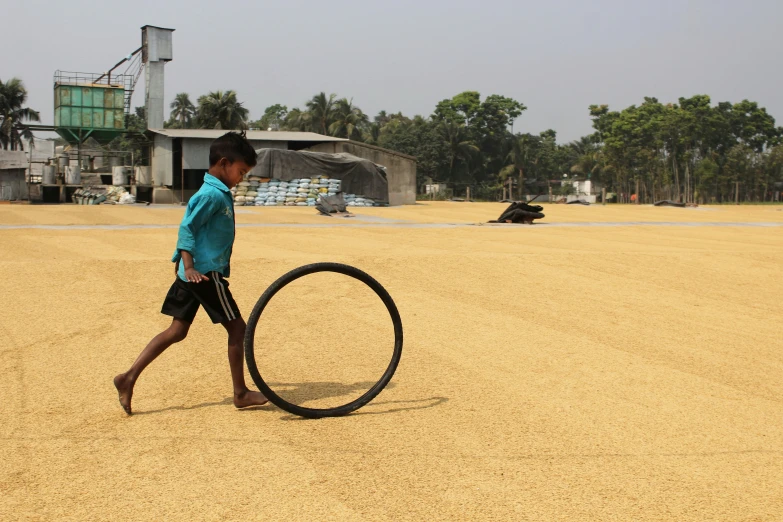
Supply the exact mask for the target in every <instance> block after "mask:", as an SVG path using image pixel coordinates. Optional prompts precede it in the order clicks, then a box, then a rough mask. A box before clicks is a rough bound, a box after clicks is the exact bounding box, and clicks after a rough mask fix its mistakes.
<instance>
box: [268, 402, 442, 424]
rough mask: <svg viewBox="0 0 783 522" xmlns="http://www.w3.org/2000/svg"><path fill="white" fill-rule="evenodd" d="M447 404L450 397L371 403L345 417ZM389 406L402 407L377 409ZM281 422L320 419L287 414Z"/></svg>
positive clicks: (381, 413) (382, 413)
mask: <svg viewBox="0 0 783 522" xmlns="http://www.w3.org/2000/svg"><path fill="white" fill-rule="evenodd" d="M447 402H449V398H448V397H429V398H426V399H410V400H400V401H381V402H370V403H369V404H367V405H366V406H364V407H363V408H361V409H360V410H359V411H355V412H353V413H349V414H348V415H345V416H346V417H354V416H361V415H387V414H390V413H399V412H403V411H414V410H426V409H429V408H434V407H436V406H440V405H441V404H445V403H447ZM388 405H400V406H392V407H391V408H388V407H387V408H382V409H380V410H378V408H377V407H379V406H388ZM402 405H407V406H402ZM368 408H369V410H368ZM376 410H377V411H376ZM280 420H284V421H308V420H318V419H307V418H304V417H299V416H297V415H291V414H285V415H283V416H282V417H280Z"/></svg>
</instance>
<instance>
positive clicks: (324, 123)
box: [305, 92, 336, 134]
mask: <svg viewBox="0 0 783 522" xmlns="http://www.w3.org/2000/svg"><path fill="white" fill-rule="evenodd" d="M335 97H336V95H335V94H330V95H329V97H328V98H327V96H326V93H324V92H320V93H318V94H316V95H315V96H313V98H312V99H311V100H310V101H308V102H307V103H306V104H305V105H306V106H307V110H308V111H309V112H310V118H311V121H312V122H313V130H315V132H320V133H321V134H328V132H329V127H331V125H332V123H334V119H335V118H334V117H335V108H336V107H335V101H334V99H335Z"/></svg>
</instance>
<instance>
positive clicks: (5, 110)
mask: <svg viewBox="0 0 783 522" xmlns="http://www.w3.org/2000/svg"><path fill="white" fill-rule="evenodd" d="M26 102H27V89H25V88H24V84H23V83H22V80H20V79H19V78H11V79H10V80H8V81H7V82H6V83H3V81H2V80H0V145H2V147H3V149H5V150H8V149H11V150H16V148H17V146H18V147H19V148H20V149H22V150H23V148H24V147H23V145H22V139H28V140H31V139H32V138H33V133H32V131H30V129H29V128H28V127H27V126H26V125H25V124H24V123H22V122H23V121H24V120H27V121H41V115H40V114H39V113H38V112H37V111H34V110H32V109H31V108H29V107H24V104H25V103H26Z"/></svg>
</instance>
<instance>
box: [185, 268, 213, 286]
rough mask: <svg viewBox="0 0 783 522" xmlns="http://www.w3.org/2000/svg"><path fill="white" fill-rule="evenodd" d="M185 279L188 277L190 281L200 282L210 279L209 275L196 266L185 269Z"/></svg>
mask: <svg viewBox="0 0 783 522" xmlns="http://www.w3.org/2000/svg"><path fill="white" fill-rule="evenodd" d="M185 279H187V280H188V282H189V283H200V282H202V281H209V278H208V277H207V276H205V275H204V274H202V273H201V272H199V271H198V270H196V269H195V268H186V269H185Z"/></svg>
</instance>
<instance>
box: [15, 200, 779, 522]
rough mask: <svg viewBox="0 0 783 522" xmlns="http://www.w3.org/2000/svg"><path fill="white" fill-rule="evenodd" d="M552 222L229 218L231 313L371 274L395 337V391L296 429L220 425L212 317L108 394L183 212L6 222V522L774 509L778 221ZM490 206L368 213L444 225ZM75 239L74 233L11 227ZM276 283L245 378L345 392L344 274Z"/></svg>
mask: <svg viewBox="0 0 783 522" xmlns="http://www.w3.org/2000/svg"><path fill="white" fill-rule="evenodd" d="M562 207H563V210H560V207H558V208H557V209H553V208H552V207H550V206H546V207H545V212H546V214H547V221H550V220H551V222H552V223H553V224H557V225H558V226H548V225H540V226H539V225H534V226H531V227H511V226H509V227H503V226H494V227H493V226H481V227H478V226H463V227H452V228H435V227H434V226H433V227H431V228H426V227H419V228H414V227H397V226H387V225H377V224H376V225H373V226H361V227H351V226H343V225H342V222H338V223H337V224H335V226H329V227H325V226H323V225H320V226H318V225H317V226H314V227H310V228H308V226H306V225H307V223H319V222H318V221H316V217H315V216H311V214H312V210H311V209H309V208H304V209H301V210H298V209H294V210H293V211H291V212H287V211H280V210H277V209H271V210H270V211H268V212H267V211H266V209H264V211H259V210H257V209H247V210H246V211H243V212H239V209H238V212H237V222H238V223H239V224H246V225H248V226H246V227H241V228H238V229H237V233H238V235H237V244H236V247H235V249H234V259H233V262H232V277H231V289H232V291H233V292H234V296H235V297H236V300H237V302H238V304H239V306H240V309H241V310H242V311H243V312H244V314H245V316H247V315H248V314H249V312H250V309H251V308H252V306H253V304H254V302H255V300H256V299H257V298H258V296H259V295H260V294H261V292H262V291H263V290H264V289H265V288H266V287H267V286H268V285H269V284H270V283H271V282H272V281H273V280H274V279H276V278H277V277H278V276H279V275H282V274H283V273H284V272H286V271H287V270H289V269H291V268H294V267H296V266H299V265H302V264H305V263H309V262H314V261H324V260H332V261H338V262H345V263H349V264H352V265H356V266H358V267H360V268H363V269H364V270H366V271H367V272H369V273H370V274H372V275H373V276H375V277H376V278H377V279H378V280H379V281H380V282H381V283H382V284H383V285H384V286H386V288H387V289H388V290H389V292H390V293H391V295H392V296H393V297H394V299H395V301H396V302H397V305H398V307H399V309H400V312H401V315H402V318H403V321H404V325H405V339H406V340H405V350H404V353H403V359H402V363H401V365H400V368H399V371H398V373H397V375H396V376H395V379H394V380H393V381H392V385H391V386H390V387H389V388H388V389H387V390H385V391H384V392H383V393H381V395H380V396H379V397H378V398H377V399H376V400H375V401H373V402H372V403H371V404H370V405H368V406H367V407H366V408H364V409H362V410H360V411H359V412H357V414H356V415H352V416H349V417H346V418H342V419H326V420H323V421H302V420H298V419H295V418H292V417H290V416H288V415H286V414H284V413H282V412H280V411H279V410H276V409H275V408H273V407H269V406H265V407H262V408H259V409H256V410H253V411H241V412H240V411H235V410H234V409H233V407H232V406H231V404H230V402H231V400H230V395H231V383H230V376H229V371H228V365H227V361H226V348H225V335H224V333H223V332H222V330H221V328H220V327H219V326H217V327H216V326H213V325H211V324H210V322H209V321H208V320H207V319H206V317H205V315H204V314H203V312H199V316H198V317H197V318H196V321H195V323H194V325H193V327H192V328H191V334H190V337H189V338H188V339H186V340H185V341H184V342H183V343H181V344H180V345H177V346H175V347H172V348H171V349H170V350H169V351H167V352H166V353H165V354H164V355H162V356H161V358H160V359H159V360H158V361H155V363H153V365H152V366H150V368H149V369H148V371H147V373H145V374H143V375H142V377H141V379H140V380H139V382H138V385H137V389H136V394H135V396H134V410H135V411H136V412H137V414H136V415H135V416H133V417H131V418H127V417H125V415H124V413H122V411H121V409H120V407H119V405H118V404H117V399H116V395H115V392H114V389H113V387H112V385H111V378H112V377H113V375H114V374H115V373H117V372H119V371H122V370H124V369H125V368H127V366H128V365H129V364H130V363H131V362H132V361H133V359H134V358H135V357H136V356H137V355H138V352H139V350H140V349H141V348H142V347H143V345H144V343H146V342H147V341H148V340H149V338H151V337H152V336H153V335H155V334H156V333H157V332H158V331H160V330H161V329H162V328H164V327H165V326H166V324H167V320H166V318H164V317H163V316H161V315H160V314H158V310H159V308H160V304H161V301H162V299H163V297H164V296H165V293H166V290H167V289H168V286H169V285H170V283H171V280H172V273H171V272H172V270H171V265H170V263H168V262H167V259H168V258H169V257H170V255H171V251H172V249H173V245H174V242H175V238H176V223H177V222H178V219H179V218H180V217H181V215H182V212H183V211H184V209H182V208H176V209H155V208H151V207H144V208H138V207H130V208H128V207H121V206H115V207H105V208H104V207H96V208H91V209H87V208H86V207H80V206H59V207H54V206H47V207H34V206H15V205H14V206H12V205H8V206H0V241H1V242H2V243H1V244H2V245H3V248H0V268H2V269H3V271H4V273H5V274H7V275H8V276H7V277H4V278H3V279H2V280H1V281H0V296H2V300H3V303H5V304H6V306H3V307H0V376H1V377H2V378H0V416H1V417H2V422H0V454H2V455H3V458H2V459H1V460H0V520H112V519H123V520H259V519H263V520H574V521H589V520H601V521H603V520H620V521H626V520H634V521H661V520H674V521H704V520H725V521H735V520H753V521H776V520H781V519H783V497H781V495H780V487H779V485H780V484H781V483H783V464H781V462H783V459H782V458H781V457H783V432H781V430H780V419H781V418H783V400H781V399H782V398H783V351H781V349H780V347H781V344H780V338H781V337H780V325H781V322H782V321H783V317H782V314H781V311H780V272H781V268H783V227H781V226H779V224H780V223H781V222H782V221H783V212H777V211H776V209H774V208H764V207H756V208H752V207H748V208H745V209H744V210H743V209H739V210H738V209H735V208H733V207H731V208H728V207H724V208H720V207H714V208H708V209H705V210H702V209H701V208H700V209H698V210H696V209H694V210H691V209H659V208H652V207H650V208H629V207H606V208H601V207H595V208H594V207H581V206H579V207H581V208H571V209H569V208H566V206H562ZM502 208H503V205H499V204H496V205H494V206H493V205H490V204H476V205H467V204H466V205H457V204H450V203H434V204H428V205H417V206H415V207H406V208H394V209H391V208H390V209H382V208H372V209H364V210H363V211H362V212H363V213H367V214H372V215H373V216H374V217H378V218H380V217H386V218H389V219H391V218H394V219H397V220H400V221H401V222H407V223H411V224H417V223H434V224H435V225H437V224H439V223H449V222H454V221H460V220H461V221H463V222H464V221H465V220H466V219H469V220H475V221H480V220H481V218H482V216H485V215H486V214H488V213H489V214H490V215H491V216H492V217H494V216H496V215H497V214H498V213H499V212H500V211H501V210H502ZM281 215H284V216H285V217H282V218H280V217H279V216H281ZM465 216H467V217H465ZM291 219H301V220H302V225H303V226H302V227H284V226H276V225H275V226H269V227H256V228H254V227H253V226H250V225H252V224H259V225H263V224H273V223H277V222H282V221H285V220H291ZM308 219H311V220H312V221H307V220H308ZM357 219H358V218H357ZM484 219H486V217H484ZM91 220H92V221H91ZM274 220H279V221H274ZM677 220H680V221H681V222H686V221H687V222H689V223H691V224H689V225H688V226H675V225H667V224H665V222H669V223H674V222H676V221H677ZM640 221H646V222H648V224H647V225H644V224H642V225H624V226H603V225H606V224H608V223H622V222H626V223H630V222H640ZM741 221H745V222H758V223H767V224H768V226H751V225H753V223H745V224H746V225H747V226H738V224H741V223H739V222H741ZM66 222H70V223H75V224H78V225H79V227H81V228H73V229H66V230H62V229H56V230H55V229H46V228H22V229H7V228H5V229H4V228H2V225H3V224H16V225H17V226H28V227H29V226H32V225H40V224H48V223H66ZM90 222H92V223H100V224H102V225H111V224H112V223H118V224H122V225H123V226H124V227H125V228H122V229H106V228H96V229H86V228H84V227H86V226H88V225H89V223H90ZM134 222H136V223H155V224H158V223H166V224H169V225H168V226H169V228H150V227H147V228H132V225H133V223H134ZM286 222H288V221H286ZM700 222H701V224H699V223H700ZM320 223H322V221H321V222H320ZM705 223H712V224H711V225H708V226H705ZM720 223H723V225H724V226H719V224H720ZM726 223H735V225H732V226H725V224H726ZM559 225H563V226H559ZM567 225H568V226H567ZM325 253H326V254H325ZM140 281H143V282H144V284H143V285H140V284H139V282H140ZM323 288H331V289H332V290H333V291H332V293H331V294H330V295H329V297H328V298H327V299H324V293H323ZM290 290H291V292H290V293H286V294H285V295H283V294H282V293H281V294H280V296H279V297H280V301H278V302H277V303H276V304H275V301H274V300H273V304H275V306H274V307H273V308H270V310H269V316H268V321H267V322H266V323H265V324H264V326H263V329H262V331H261V332H260V334H259V335H260V336H261V338H260V339H261V340H259V341H258V342H259V343H260V345H261V346H262V347H263V348H264V349H263V351H262V353H261V355H260V359H259V364H260V366H261V367H262V368H263V371H265V372H266V373H267V374H268V375H269V378H270V381H271V382H273V383H274V385H275V386H277V387H278V388H279V389H280V390H281V391H283V392H284V393H286V394H288V396H289V397H291V398H297V399H298V400H302V401H310V402H312V403H316V402H318V401H326V402H329V403H334V402H336V401H344V400H347V399H350V398H352V397H354V396H355V395H356V394H357V393H360V392H361V390H362V387H363V386H364V385H365V383H366V381H367V380H368V379H370V378H371V376H372V375H373V373H374V372H377V371H378V365H382V363H383V357H382V355H383V350H384V349H385V346H386V343H387V342H388V341H389V337H388V336H389V325H388V323H387V321H388V318H387V317H386V316H384V315H383V314H382V313H378V308H375V307H377V306H378V303H377V302H376V301H375V299H374V297H373V296H372V295H370V294H368V293H365V292H363V290H362V289H361V288H360V287H356V286H352V285H351V284H349V283H346V282H345V281H340V280H332V279H328V278H326V279H318V278H314V279H312V280H311V279H303V280H301V285H298V286H294V287H292V288H291V289H290ZM275 299H277V296H276V297H275ZM511 303H513V304H514V305H513V306H510V304H511ZM333 310H336V311H339V312H340V315H332V314H331V313H330V312H332V311H333ZM376 355H377V357H376Z"/></svg>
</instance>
